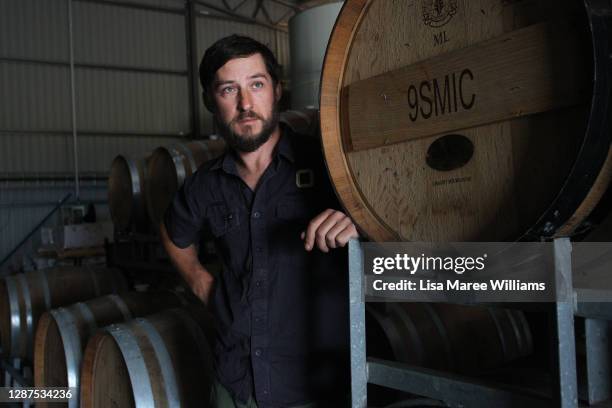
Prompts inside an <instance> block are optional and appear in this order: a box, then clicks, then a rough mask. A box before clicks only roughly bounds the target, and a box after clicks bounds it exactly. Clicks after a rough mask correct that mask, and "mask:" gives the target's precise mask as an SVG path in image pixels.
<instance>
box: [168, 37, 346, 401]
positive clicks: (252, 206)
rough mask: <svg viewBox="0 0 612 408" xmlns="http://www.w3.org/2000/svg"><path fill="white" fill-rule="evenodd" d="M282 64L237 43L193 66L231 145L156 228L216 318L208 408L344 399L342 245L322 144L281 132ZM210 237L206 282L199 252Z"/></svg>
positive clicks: (226, 41)
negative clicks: (213, 254) (214, 258)
mask: <svg viewBox="0 0 612 408" xmlns="http://www.w3.org/2000/svg"><path fill="white" fill-rule="evenodd" d="M279 74H280V67H279V65H278V63H277V61H276V59H275V58H274V55H273V54H272V52H271V51H270V50H269V49H268V48H267V47H266V46H264V45H263V44H261V43H259V42H257V41H255V40H253V39H251V38H248V37H243V36H237V35H233V36H230V37H226V38H223V39H221V40H219V41H217V42H216V43H215V44H213V45H212V46H211V47H210V48H209V49H208V50H207V51H206V53H205V55H204V58H203V59H202V63H201V65H200V81H201V84H202V88H203V97H204V103H205V105H206V107H207V109H208V110H210V111H211V112H212V113H213V115H214V119H215V121H216V124H217V127H218V129H219V133H220V134H221V135H222V136H223V138H224V139H225V141H226V142H227V145H228V146H229V148H228V150H227V151H226V153H225V154H224V155H223V156H221V157H220V158H218V159H215V160H213V161H211V162H208V163H205V164H204V165H202V166H201V167H200V169H198V171H197V172H196V173H195V174H194V175H193V176H192V177H191V178H189V179H187V180H186V181H185V184H184V185H183V187H182V188H181V189H180V190H179V192H178V193H177V195H176V197H175V198H174V201H173V203H172V205H171V207H170V208H169V209H168V211H167V213H166V216H165V219H164V222H163V223H162V225H161V237H162V242H163V243H164V246H165V248H166V250H167V252H168V254H169V255H170V258H171V259H172V261H173V263H174V265H175V266H176V267H177V269H178V270H179V272H180V273H181V275H182V276H183V277H184V278H185V280H186V282H187V283H188V284H189V286H190V287H191V289H192V290H193V292H194V293H195V294H196V295H197V296H198V297H199V298H200V299H201V300H202V301H203V302H204V303H206V304H207V305H209V306H210V309H211V311H212V313H213V315H214V316H215V321H216V341H215V344H214V347H213V350H214V355H215V356H214V357H215V360H214V361H215V375H216V379H217V381H216V384H215V387H214V392H213V401H211V405H212V406H217V407H255V406H257V407H314V406H319V407H321V406H334V407H337V406H339V404H342V403H340V402H339V401H338V396H341V397H345V396H346V395H348V379H349V371H348V282H347V265H346V258H347V254H346V249H334V248H339V247H345V245H346V243H347V242H348V241H349V239H351V238H355V237H357V236H358V234H357V230H356V228H355V225H354V224H353V222H352V221H351V219H350V218H349V217H347V216H346V215H345V214H344V213H343V212H342V211H340V210H339V209H340V205H339V203H338V201H337V198H336V196H335V194H334V191H333V188H332V186H331V183H330V181H329V178H328V174H327V171H326V168H325V163H324V161H323V158H322V154H321V146H320V141H319V139H318V138H317V137H306V136H302V135H297V134H295V132H293V131H292V130H291V129H290V128H289V127H286V126H283V125H282V124H279V112H278V103H279V100H280V98H281V94H282V89H281V84H280V82H279ZM203 233H211V234H212V236H213V237H214V240H215V244H216V247H217V250H218V253H219V256H220V259H221V262H222V265H223V268H222V272H221V273H220V274H219V275H218V276H217V277H213V276H212V275H211V274H210V273H209V272H208V271H207V270H206V269H205V268H204V267H203V266H202V264H201V263H200V262H199V261H198V256H197V251H196V248H195V246H194V243H195V242H198V240H199V238H200V236H201V234H203Z"/></svg>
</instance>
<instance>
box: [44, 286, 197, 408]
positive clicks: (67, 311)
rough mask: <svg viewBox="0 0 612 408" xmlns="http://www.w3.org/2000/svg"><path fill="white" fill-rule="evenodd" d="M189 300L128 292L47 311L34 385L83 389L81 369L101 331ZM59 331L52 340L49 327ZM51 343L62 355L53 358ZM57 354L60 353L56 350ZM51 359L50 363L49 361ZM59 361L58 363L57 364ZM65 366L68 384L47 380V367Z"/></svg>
mask: <svg viewBox="0 0 612 408" xmlns="http://www.w3.org/2000/svg"><path fill="white" fill-rule="evenodd" d="M186 304H187V301H186V300H185V298H184V297H183V296H182V295H181V294H179V293H178V292H173V291H163V292H158V293H139V292H128V293H124V294H120V295H118V294H111V295H106V296H103V297H99V298H95V299H90V300H87V301H85V302H78V303H75V304H73V305H70V306H66V307H60V308H57V309H53V310H51V311H49V312H46V313H45V314H44V315H43V316H42V317H41V319H40V322H39V324H38V327H37V330H36V338H35V353H34V384H35V386H36V387H71V388H75V389H76V390H77V392H78V390H79V389H80V383H79V381H80V367H81V362H82V354H83V351H84V349H85V346H86V344H87V340H88V339H89V338H90V337H91V336H92V335H93V334H94V333H95V332H96V331H97V330H98V329H99V328H102V327H104V326H107V325H109V324H115V323H121V322H128V321H130V320H132V319H133V318H135V317H142V316H145V315H147V314H152V313H156V312H158V311H160V310H163V309H166V308H172V307H180V306H185V305H186ZM51 327H53V329H56V330H57V334H56V335H59V338H57V339H53V338H51V339H50V338H49V336H50V335H51V333H50V328H51ZM49 340H56V341H57V340H59V343H61V344H62V347H63V349H62V350H61V355H60V354H58V355H55V356H50V355H49V352H48V351H49V350H48V349H47V342H48V341H49ZM53 351H54V350H51V351H50V353H53ZM55 352H57V350H55ZM49 360H51V361H49ZM58 360H59V361H58ZM59 364H63V366H62V367H65V368H66V377H65V379H66V381H65V382H62V383H55V382H49V381H48V379H49V378H48V377H49V375H48V373H47V371H46V366H47V365H49V366H51V368H52V369H53V366H56V365H59ZM67 406H68V407H69V408H72V407H78V399H74V400H71V401H70V402H69V403H68V405H67Z"/></svg>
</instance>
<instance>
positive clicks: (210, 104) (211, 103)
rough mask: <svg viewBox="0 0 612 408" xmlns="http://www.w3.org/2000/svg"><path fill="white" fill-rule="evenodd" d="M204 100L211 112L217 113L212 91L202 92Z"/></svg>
mask: <svg viewBox="0 0 612 408" xmlns="http://www.w3.org/2000/svg"><path fill="white" fill-rule="evenodd" d="M202 100H204V106H206V109H208V111H209V112H210V113H215V102H214V101H213V98H212V95H211V94H210V92H206V91H204V92H202Z"/></svg>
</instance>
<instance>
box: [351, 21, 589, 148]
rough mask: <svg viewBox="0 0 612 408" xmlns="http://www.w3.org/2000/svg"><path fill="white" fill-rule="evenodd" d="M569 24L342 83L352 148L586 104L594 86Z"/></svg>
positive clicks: (505, 37)
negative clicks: (345, 84) (588, 82)
mask: <svg viewBox="0 0 612 408" xmlns="http://www.w3.org/2000/svg"><path fill="white" fill-rule="evenodd" d="M578 44H579V36H578V35H576V33H575V31H574V30H572V29H571V28H570V26H569V25H567V24H560V23H557V24H553V23H540V24H535V25H532V26H529V27H525V28H522V29H519V30H516V31H513V32H511V33H509V34H505V35H502V36H499V37H496V38H494V39H492V40H488V41H484V42H481V43H479V44H475V45H472V46H469V47H466V48H463V49H459V50H455V51H452V52H450V53H447V54H444V55H441V56H437V57H433V58H430V59H427V60H425V61H422V62H418V63H415V64H412V65H410V66H407V67H404V68H400V69H397V70H392V71H389V72H387V73H385V74H382V75H378V76H375V77H372V78H368V79H364V80H360V81H358V82H355V83H353V84H351V85H349V86H348V87H345V88H344V89H343V93H344V95H343V100H344V101H345V106H344V107H343V108H342V111H343V112H342V115H343V116H344V117H345V120H344V123H348V127H349V129H350V138H349V139H350V143H348V145H347V146H345V147H346V149H347V150H348V151H350V150H353V151H358V150H365V149H371V148H375V147H380V146H384V145H389V144H394V143H399V142H403V141H409V140H414V139H419V138H423V137H427V136H431V135H436V134H445V133H450V132H454V131H457V130H460V129H466V128H470V127H475V126H481V125H485V124H489V123H494V122H499V121H503V120H508V119H511V118H516V117H520V116H524V115H528V114H533V113H539V112H545V111H550V110H555V109H559V108H563V107H567V106H573V105H576V104H579V103H583V102H585V101H586V100H587V98H588V96H589V92H590V89H588V86H587V85H588V84H585V83H584V80H582V78H584V77H585V76H584V75H583V74H582V73H583V72H584V69H583V64H584V61H580V60H579V59H578V58H575V56H576V53H575V52H574V50H577V49H578Z"/></svg>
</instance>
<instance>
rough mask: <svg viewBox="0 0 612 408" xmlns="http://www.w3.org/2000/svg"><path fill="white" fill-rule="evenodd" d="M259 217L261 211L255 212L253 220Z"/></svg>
mask: <svg viewBox="0 0 612 408" xmlns="http://www.w3.org/2000/svg"><path fill="white" fill-rule="evenodd" d="M259 217H261V213H260V212H259V211H255V212H254V213H253V218H259Z"/></svg>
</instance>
